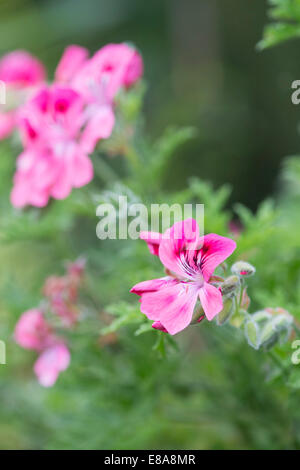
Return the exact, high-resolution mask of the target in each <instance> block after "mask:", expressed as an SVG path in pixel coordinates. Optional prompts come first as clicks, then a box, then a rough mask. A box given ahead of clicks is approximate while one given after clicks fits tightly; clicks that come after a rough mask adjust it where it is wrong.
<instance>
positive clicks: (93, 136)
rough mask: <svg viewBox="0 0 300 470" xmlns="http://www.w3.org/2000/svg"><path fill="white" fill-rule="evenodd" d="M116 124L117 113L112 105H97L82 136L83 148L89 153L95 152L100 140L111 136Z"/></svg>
mask: <svg viewBox="0 0 300 470" xmlns="http://www.w3.org/2000/svg"><path fill="white" fill-rule="evenodd" d="M114 125H115V115H114V112H113V110H112V108H111V107H110V106H100V107H98V108H96V107H95V108H94V112H93V114H92V116H91V117H90V118H89V120H88V122H87V124H86V127H85V129H84V131H83V134H82V137H81V146H82V149H83V150H84V151H85V152H87V153H91V152H93V151H94V149H95V146H96V144H97V142H98V141H99V140H101V139H108V137H110V135H111V133H112V130H113V128H114Z"/></svg>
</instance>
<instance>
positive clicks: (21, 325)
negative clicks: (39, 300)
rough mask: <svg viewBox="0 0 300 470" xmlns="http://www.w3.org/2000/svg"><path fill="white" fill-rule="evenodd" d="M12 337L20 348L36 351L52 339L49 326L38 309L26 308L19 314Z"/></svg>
mask: <svg viewBox="0 0 300 470" xmlns="http://www.w3.org/2000/svg"><path fill="white" fill-rule="evenodd" d="M14 337H15V341H16V343H18V344H19V345H20V346H22V348H25V349H35V350H37V351H40V350H41V349H43V348H45V347H47V346H49V345H50V344H51V342H52V341H53V335H52V331H51V328H50V326H49V325H48V323H47V322H46V320H45V319H44V316H43V314H42V312H41V311H40V310H38V309H31V310H27V311H26V312H24V313H23V314H22V315H21V317H20V318H19V321H18V323H17V324H16V327H15V332H14Z"/></svg>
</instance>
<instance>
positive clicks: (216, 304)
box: [199, 282, 223, 321]
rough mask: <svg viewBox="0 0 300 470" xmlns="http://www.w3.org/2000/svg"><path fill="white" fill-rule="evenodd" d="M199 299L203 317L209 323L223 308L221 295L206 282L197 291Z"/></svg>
mask: <svg viewBox="0 0 300 470" xmlns="http://www.w3.org/2000/svg"><path fill="white" fill-rule="evenodd" d="M199 297H200V301H201V305H202V308H203V310H204V313H205V316H206V318H207V319H208V320H209V321H210V320H212V319H213V318H214V317H215V316H216V315H218V313H220V312H221V310H222V308H223V301H222V294H221V292H220V291H219V289H217V288H216V287H214V286H213V285H212V284H208V283H207V282H206V283H205V284H204V286H203V287H202V288H201V289H200V291H199Z"/></svg>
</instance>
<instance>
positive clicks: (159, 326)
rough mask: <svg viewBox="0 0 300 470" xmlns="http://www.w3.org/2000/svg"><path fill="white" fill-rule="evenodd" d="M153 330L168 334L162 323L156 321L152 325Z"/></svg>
mask: <svg viewBox="0 0 300 470" xmlns="http://www.w3.org/2000/svg"><path fill="white" fill-rule="evenodd" d="M152 328H154V329H155V330H160V331H163V332H164V333H168V331H167V330H166V329H165V327H164V326H163V325H162V324H161V323H160V321H155V322H154V323H152Z"/></svg>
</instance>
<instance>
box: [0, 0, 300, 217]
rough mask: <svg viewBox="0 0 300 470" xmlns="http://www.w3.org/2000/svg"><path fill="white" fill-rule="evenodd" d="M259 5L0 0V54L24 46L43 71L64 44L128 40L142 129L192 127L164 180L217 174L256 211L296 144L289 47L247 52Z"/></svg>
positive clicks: (215, 0) (295, 74)
mask: <svg viewBox="0 0 300 470" xmlns="http://www.w3.org/2000/svg"><path fill="white" fill-rule="evenodd" d="M266 11H267V5H266V2H265V1H263V0H243V1H239V0H227V1H226V2H224V1H222V0H187V1H185V2H182V1H181V0H152V1H151V2H141V1H140V0H109V1H108V0H85V1H82V0H35V1H34V0H7V1H5V0H1V1H0V53H5V52H7V51H9V50H12V49H16V48H25V49H29V50H30V51H32V52H33V53H35V54H37V55H38V56H39V57H40V58H41V59H42V60H43V61H44V62H45V63H46V65H47V67H48V70H49V71H50V72H49V73H52V72H53V70H54V68H55V66H56V64H57V61H58V59H59V57H60V55H61V53H62V50H63V48H64V47H65V46H67V45H68V44H70V43H77V44H81V45H83V46H86V47H88V48H89V49H90V50H91V51H94V50H96V49H98V48H99V47H100V46H101V45H103V44H106V43H107V42H120V41H131V42H133V43H135V44H136V46H137V47H138V48H139V49H140V50H141V52H142V54H143V57H144V61H145V77H146V80H147V83H148V86H149V90H148V93H147V97H146V108H145V109H146V116H147V127H148V130H149V133H151V134H152V135H157V134H158V133H159V132H160V131H161V129H162V128H164V127H165V126H166V125H168V124H181V125H195V126H196V127H197V129H198V132H199V134H198V138H196V139H195V140H193V141H192V142H191V143H190V144H189V145H188V146H185V147H184V149H183V150H182V151H179V152H178V153H177V155H176V158H175V160H174V165H173V168H172V173H170V174H169V176H168V179H167V181H166V185H167V186H168V187H169V188H172V189H176V188H179V187H184V185H185V182H186V178H187V177H189V176H191V175H198V176H200V177H201V178H202V179H205V180H206V179H208V180H210V181H212V182H213V183H214V184H216V185H220V184H221V183H223V182H224V181H226V182H228V183H231V185H232V187H233V193H232V199H231V202H232V201H235V202H236V201H240V202H243V203H245V204H246V205H247V206H249V207H251V208H256V207H257V204H258V202H259V201H261V200H262V199H263V198H264V197H266V196H267V195H269V194H270V193H272V192H273V191H274V190H275V189H276V182H277V175H278V172H279V168H280V163H281V161H282V158H283V156H285V155H289V154H294V153H295V152H296V151H297V149H298V146H299V141H298V135H297V132H296V127H297V122H298V121H297V119H298V109H297V106H294V105H292V104H291V100H290V95H291V82H292V81H293V80H295V79H297V78H299V76H300V61H299V54H298V44H297V41H295V42H288V43H286V44H283V45H280V46H278V47H276V48H273V49H269V50H267V51H265V52H258V51H257V50H256V44H257V42H258V41H259V40H260V39H261V36H262V30H263V26H264V25H265V23H266V21H267V19H266ZM220 162H222V164H220Z"/></svg>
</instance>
